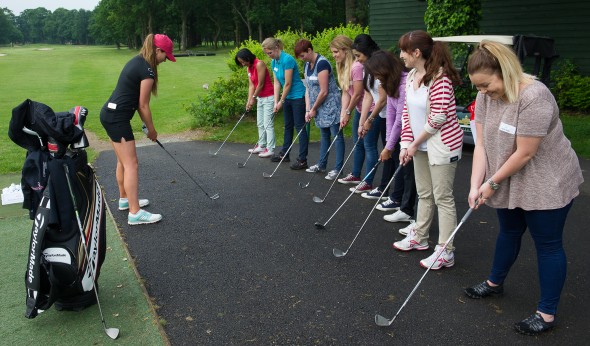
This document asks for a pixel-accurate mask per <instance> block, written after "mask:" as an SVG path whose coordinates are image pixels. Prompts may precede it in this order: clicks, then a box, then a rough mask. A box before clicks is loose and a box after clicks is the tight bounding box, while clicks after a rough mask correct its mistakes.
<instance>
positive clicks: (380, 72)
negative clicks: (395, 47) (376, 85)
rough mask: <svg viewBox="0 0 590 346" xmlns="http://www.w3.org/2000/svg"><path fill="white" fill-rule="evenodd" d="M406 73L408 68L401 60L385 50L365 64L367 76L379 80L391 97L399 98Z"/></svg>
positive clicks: (373, 55) (375, 53)
mask: <svg viewBox="0 0 590 346" xmlns="http://www.w3.org/2000/svg"><path fill="white" fill-rule="evenodd" d="M404 71H406V68H405V66H404V64H403V63H402V62H401V60H400V59H399V58H398V57H397V56H395V55H393V54H392V53H391V52H388V51H385V50H378V51H376V52H374V53H373V54H372V55H371V57H370V58H369V59H367V61H366V62H365V72H366V73H365V75H369V74H370V75H371V76H373V78H376V79H379V80H380V81H381V86H382V87H383V89H385V92H386V93H387V96H389V97H399V83H400V81H401V79H402V72H404ZM365 89H366V86H365Z"/></svg>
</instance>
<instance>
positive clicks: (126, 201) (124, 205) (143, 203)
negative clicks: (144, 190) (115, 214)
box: [119, 198, 150, 210]
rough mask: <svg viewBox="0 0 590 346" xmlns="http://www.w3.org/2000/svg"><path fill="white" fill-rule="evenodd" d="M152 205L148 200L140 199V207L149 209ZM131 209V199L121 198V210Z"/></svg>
mask: <svg viewBox="0 0 590 346" xmlns="http://www.w3.org/2000/svg"><path fill="white" fill-rule="evenodd" d="M149 204H150V201H149V200H147V199H140V200H139V207H140V208H143V207H147V206H148V205H149ZM127 209H129V199H127V198H119V210H127Z"/></svg>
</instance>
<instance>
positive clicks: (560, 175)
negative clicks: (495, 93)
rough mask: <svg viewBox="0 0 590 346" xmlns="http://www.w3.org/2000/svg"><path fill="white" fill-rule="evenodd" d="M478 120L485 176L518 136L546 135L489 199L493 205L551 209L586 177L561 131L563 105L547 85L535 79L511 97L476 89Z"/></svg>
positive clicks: (568, 197)
mask: <svg viewBox="0 0 590 346" xmlns="http://www.w3.org/2000/svg"><path fill="white" fill-rule="evenodd" d="M475 121H476V122H478V123H481V124H482V125H483V143H484V149H485V153H486V179H488V178H489V177H491V176H492V175H493V174H494V173H496V172H497V171H498V170H499V169H500V167H501V166H502V165H503V164H504V163H505V162H506V160H508V158H509V157H510V156H511V155H512V154H513V153H514V151H515V150H516V136H524V137H543V140H542V141H541V144H540V145H539V148H538V150H537V153H536V155H535V156H534V157H533V158H532V159H531V160H530V161H529V162H528V163H527V164H526V165H525V166H524V167H523V168H522V169H521V170H520V171H518V172H516V173H515V174H514V175H512V176H511V177H509V178H508V179H506V180H505V181H503V182H502V183H501V184H500V189H498V190H497V191H496V193H495V194H494V195H493V196H492V198H490V199H489V200H488V202H487V203H486V204H488V205H489V206H491V207H493V208H509V209H514V208H522V209H524V210H548V209H558V208H562V207H564V206H566V205H567V204H568V203H569V202H570V201H571V200H572V199H573V198H574V197H576V196H577V195H578V194H579V189H578V187H579V186H580V184H582V182H583V181H584V179H583V177H582V171H581V169H580V163H579V161H578V157H577V156H576V153H575V152H574V150H573V149H572V147H571V143H570V141H569V140H568V139H567V138H566V137H565V135H564V133H563V126H562V124H561V120H560V119H559V109H558V107H557V103H556V102H555V98H554V97H553V95H552V94H551V92H550V91H549V89H547V87H546V86H545V85H544V84H543V83H541V82H539V81H534V82H533V83H532V84H530V85H528V86H526V87H525V88H524V89H523V90H522V91H521V92H520V93H519V97H518V100H517V101H516V102H514V103H507V102H505V101H502V100H492V99H491V98H490V97H488V96H485V95H483V94H481V93H480V94H478V95H477V99H476V103H475Z"/></svg>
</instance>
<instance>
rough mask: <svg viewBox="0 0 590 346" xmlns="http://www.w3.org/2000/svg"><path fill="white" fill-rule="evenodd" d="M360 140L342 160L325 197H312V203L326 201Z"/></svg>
mask: <svg viewBox="0 0 590 346" xmlns="http://www.w3.org/2000/svg"><path fill="white" fill-rule="evenodd" d="M360 140H361V138H359V139H357V140H356V142H355V143H354V146H353V147H352V150H351V151H350V154H348V156H347V157H346V160H344V164H343V165H342V168H340V170H339V171H338V176H337V177H336V179H334V181H333V182H332V185H330V188H329V189H328V192H326V195H325V196H324V198H319V197H318V196H313V201H314V202H315V203H323V202H324V201H325V200H326V197H328V195H329V194H330V191H332V187H334V184H336V181H338V177H339V176H340V173H342V170H343V169H344V166H346V163H347V162H348V159H349V158H350V157H351V156H352V153H354V148H356V145H357V144H358V143H359V141H360ZM316 223H317V222H316Z"/></svg>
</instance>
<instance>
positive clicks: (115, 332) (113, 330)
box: [63, 163, 119, 340]
mask: <svg viewBox="0 0 590 346" xmlns="http://www.w3.org/2000/svg"><path fill="white" fill-rule="evenodd" d="M63 167H64V170H65V173H66V180H67V182H68V189H69V190H70V196H71V197H72V203H73V204H74V213H75V214H76V221H78V230H80V236H81V237H82V239H83V241H82V242H81V243H82V245H84V252H85V255H86V256H85V257H86V265H88V268H90V274H91V275H92V285H93V287H92V290H93V291H94V296H95V297H96V304H97V305H98V311H99V312H100V319H101V321H102V326H103V328H104V332H105V333H106V334H107V335H108V336H109V338H111V339H113V340H115V339H116V338H117V337H118V336H119V329H118V328H107V324H106V322H105V321H104V315H103V314H102V308H101V307H100V300H99V299H98V292H96V275H95V274H94V267H93V266H92V265H91V264H90V263H89V262H88V257H89V255H90V252H89V251H88V246H86V241H87V239H86V236H85V235H84V231H83V230H82V222H81V221H80V213H79V212H78V206H77V204H76V197H75V196H74V191H73V189H72V183H71V181H70V170H69V169H68V165H67V164H65V163H64V164H63Z"/></svg>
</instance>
